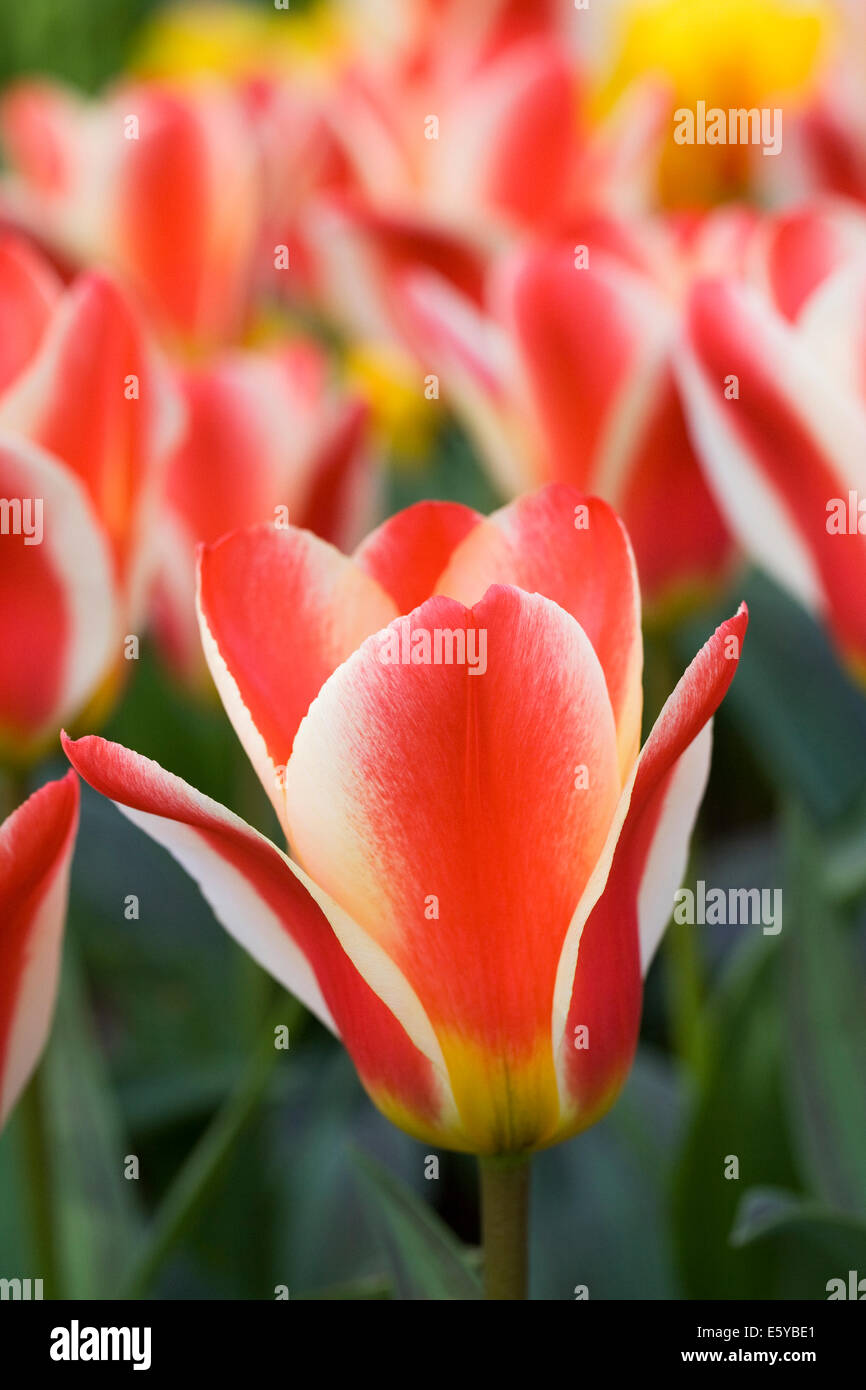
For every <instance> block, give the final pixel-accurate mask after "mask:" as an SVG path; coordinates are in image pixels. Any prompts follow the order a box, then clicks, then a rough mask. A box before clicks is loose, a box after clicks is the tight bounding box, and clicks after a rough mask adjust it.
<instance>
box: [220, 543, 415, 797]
mask: <svg viewBox="0 0 866 1390" xmlns="http://www.w3.org/2000/svg"><path fill="white" fill-rule="evenodd" d="M394 615H395V607H394V604H393V602H392V600H391V599H389V598H388V595H387V594H386V593H385V592H384V590H383V589H382V588H381V587H380V586H379V585H378V584H377V583H376V581H375V580H374V579H371V578H370V576H369V575H367V574H365V573H364V571H363V570H362V569H360V568H359V567H358V566H357V565H356V564H354V563H353V561H352V560H350V559H348V558H347V557H346V556H345V555H341V554H340V552H339V551H338V550H335V549H334V547H333V546H331V545H328V544H327V542H325V541H322V540H319V539H318V537H316V536H314V535H312V534H311V533H310V532H309V531H298V530H296V529H295V528H294V527H289V528H288V529H286V530H279V529H277V528H276V527H274V526H258V527H250V528H249V529H247V530H246V531H237V532H234V533H233V534H232V535H230V536H226V537H225V538H224V539H223V540H221V541H219V542H218V543H217V544H216V545H212V546H205V547H204V548H203V550H202V552H201V557H200V563H199V620H200V624H201V633H202V645H203V647H204V652H205V656H206V658H207V662H208V665H209V666H210V669H211V674H212V676H213V678H214V681H215V683H216V687H217V689H218V690H219V692H220V696H221V698H222V701H223V704H224V705H225V708H226V713H227V714H228V716H229V718H230V720H231V721H232V724H233V725H234V728H235V732H236V733H237V735H238V738H239V739H240V741H241V743H242V744H243V746H244V748H245V749H246V752H247V755H248V757H249V758H250V761H251V762H252V764H253V766H254V768H255V769H256V771H257V773H258V775H259V777H260V778H261V780H262V785H263V786H264V788H265V790H266V791H267V793H268V795H269V797H270V798H271V801H272V803H273V805H274V808H275V809H276V811H277V815H278V816H280V818H281V820H282V819H283V794H282V774H281V770H282V768H283V767H284V766H285V764H286V763H287V761H288V758H289V755H290V753H291V751H292V744H293V742H294V738H295V734H296V732H297V728H298V725H299V724H300V722H301V720H302V719H303V717H304V715H305V714H306V713H307V710H308V709H309V707H310V704H311V702H312V700H313V699H314V697H315V696H316V695H317V694H318V692H319V690H320V688H321V686H322V685H323V684H324V682H325V680H326V679H327V678H328V676H330V674H331V672H332V671H334V670H335V669H336V667H337V666H339V664H340V662H342V661H344V660H345V659H346V657H347V656H349V654H350V653H351V652H353V651H354V650H355V649H356V647H358V646H359V645H360V644H361V642H362V641H363V640H364V638H365V637H368V636H369V635H370V633H372V632H377V631H378V630H379V629H380V628H382V627H385V626H386V624H387V623H389V622H390V621H391V619H392V618H393V617H394Z"/></svg>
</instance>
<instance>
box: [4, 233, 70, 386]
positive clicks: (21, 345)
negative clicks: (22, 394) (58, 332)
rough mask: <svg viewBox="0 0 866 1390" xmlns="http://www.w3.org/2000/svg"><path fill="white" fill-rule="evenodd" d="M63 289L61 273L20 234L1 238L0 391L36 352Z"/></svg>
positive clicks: (16, 375)
mask: <svg viewBox="0 0 866 1390" xmlns="http://www.w3.org/2000/svg"><path fill="white" fill-rule="evenodd" d="M61 291H62V284H61V281H60V277H59V276H58V275H56V274H55V273H54V271H53V270H52V268H51V266H50V264H49V263H48V262H47V261H45V260H44V259H43V258H42V257H41V256H38V255H37V254H36V252H35V251H34V250H33V249H32V248H31V247H30V246H29V245H28V244H27V242H26V241H24V240H23V239H22V238H20V237H16V236H5V237H4V238H3V240H2V241H0V317H2V323H3V336H2V338H0V391H5V390H6V389H7V387H8V386H9V385H10V384H11V383H12V382H13V381H14V380H15V378H16V377H18V376H19V375H20V374H21V372H22V371H23V369H24V368H25V367H26V366H27V364H28V363H29V362H30V360H31V358H32V357H33V356H34V354H35V352H36V349H37V348H38V346H39V343H40V341H41V339H42V335H43V333H44V332H45V330H46V328H47V327H48V323H49V321H50V319H51V314H52V311H53V309H54V306H55V304H56V303H57V300H58V299H59V297H60V294H61Z"/></svg>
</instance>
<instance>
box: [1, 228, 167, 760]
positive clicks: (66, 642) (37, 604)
mask: <svg viewBox="0 0 866 1390" xmlns="http://www.w3.org/2000/svg"><path fill="white" fill-rule="evenodd" d="M0 326H2V337H3V352H2V360H0V371H2V377H0V497H2V498H3V507H4V511H3V516H2V534H0V633H2V640H0V752H2V755H3V756H4V758H8V759H9V760H12V761H19V760H25V761H26V760H28V759H29V758H30V757H32V756H34V755H35V754H37V753H38V752H39V751H41V749H42V747H43V746H44V745H45V743H46V742H47V741H49V740H50V739H51V738H52V737H54V736H56V734H57V731H58V729H59V727H60V725H61V723H63V722H64V721H68V720H70V719H74V718H75V717H76V716H77V715H78V713H79V712H80V711H81V709H82V708H83V706H84V705H85V704H87V703H88V702H89V701H90V700H91V698H93V697H96V696H97V695H98V694H100V693H101V694H102V695H106V693H107V686H108V685H111V684H112V683H113V682H114V679H115V678H116V674H117V672H118V670H119V669H120V668H121V667H122V660H123V653H122V650H121V643H122V639H123V637H124V636H125V635H126V634H128V633H135V627H134V624H135V622H136V621H137V620H138V618H140V617H141V614H142V608H143V603H144V600H145V597H146V588H147V585H148V583H149V567H150V555H149V548H150V531H151V520H152V515H153V510H154V506H155V503H156V497H157V492H158V488H159V485H160V481H161V479H160V474H161V470H162V467H163V465H164V463H165V460H166V459H167V455H168V450H169V448H170V447H171V445H172V443H173V439H174V434H175V430H176V427H177V423H178V405H177V401H176V399H175V396H174V393H173V390H172V388H171V386H170V384H169V382H168V379H167V377H166V375H165V369H164V368H163V366H162V364H161V363H160V361H159V360H158V359H157V358H156V357H155V355H154V352H153V349H152V347H151V344H150V341H149V339H148V337H147V334H146V332H145V331H144V329H143V326H142V323H141V320H140V318H139V316H138V314H137V312H136V311H135V309H134V308H133V306H132V305H131V304H130V302H129V301H128V299H127V298H126V296H125V295H124V294H123V293H122V292H121V291H120V290H119V289H118V287H117V286H116V285H115V283H114V282H113V281H112V280H111V279H109V278H108V277H106V276H104V275H101V274H96V273H92V274H88V275H83V276H81V277H80V278H79V279H78V280H76V281H75V282H74V283H73V284H72V285H71V286H70V287H69V288H68V289H64V288H63V286H62V285H61V284H60V282H59V281H58V280H57V279H56V277H55V276H54V274H53V272H52V271H51V270H50V267H49V266H48V265H47V263H43V262H42V260H41V259H40V258H39V257H38V256H37V255H36V253H34V252H33V251H32V250H30V249H29V248H28V247H27V246H26V245H24V244H23V243H21V242H20V241H18V240H17V239H15V238H9V239H6V240H3V241H2V242H0Z"/></svg>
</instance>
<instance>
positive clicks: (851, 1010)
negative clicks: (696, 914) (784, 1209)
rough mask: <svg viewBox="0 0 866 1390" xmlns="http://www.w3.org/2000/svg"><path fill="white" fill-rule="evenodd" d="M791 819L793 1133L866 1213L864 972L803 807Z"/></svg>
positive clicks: (838, 1193)
mask: <svg viewBox="0 0 866 1390" xmlns="http://www.w3.org/2000/svg"><path fill="white" fill-rule="evenodd" d="M786 825H787V861H788V875H787V883H788V891H787V901H786V912H785V919H784V920H785V926H784V944H785V953H786V958H787V966H788V991H787V1048H786V1053H787V1068H786V1070H787V1077H788V1091H789V1096H790V1103H791V1108H792V1115H793V1118H794V1122H795V1123H794V1133H795V1137H796V1139H797V1141H798V1145H799V1152H800V1156H801V1159H802V1163H803V1167H804V1170H805V1173H806V1174H807V1175H808V1177H809V1178H810V1180H811V1183H812V1185H813V1186H814V1188H815V1190H816V1191H817V1193H818V1194H819V1195H820V1196H821V1197H822V1198H823V1199H824V1200H825V1201H826V1202H828V1203H829V1204H830V1205H831V1206H833V1207H837V1208H839V1210H841V1211H845V1212H853V1213H855V1214H858V1215H861V1216H866V1008H864V1001H866V980H864V978H863V971H862V968H861V966H860V964H859V962H858V960H857V956H856V953H855V951H854V947H853V941H852V938H851V935H850V933H849V932H848V931H847V930H846V928H845V926H844V924H843V922H842V921H841V920H840V916H839V912H838V909H837V908H836V907H835V906H834V905H833V904H832V902H831V901H830V897H829V894H828V892H827V888H826V885H825V881H824V876H823V872H822V862H821V856H820V847H819V844H818V841H817V839H816V836H815V834H814V832H813V831H812V829H811V828H810V827H809V825H808V823H807V821H806V820H805V818H804V817H803V815H802V814H800V813H797V812H795V811H790V812H789V814H788V815H787V818H786Z"/></svg>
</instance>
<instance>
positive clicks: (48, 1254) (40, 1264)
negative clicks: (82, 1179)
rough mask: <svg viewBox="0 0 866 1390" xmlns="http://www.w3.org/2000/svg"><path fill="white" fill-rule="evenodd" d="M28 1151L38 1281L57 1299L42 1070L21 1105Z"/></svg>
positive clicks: (26, 1165) (27, 1179)
mask: <svg viewBox="0 0 866 1390" xmlns="http://www.w3.org/2000/svg"><path fill="white" fill-rule="evenodd" d="M18 1116H19V1119H20V1122H21V1133H22V1136H23V1147H24V1170H25V1182H26V1185H27V1200H28V1204H29V1207H30V1220H31V1223H32V1229H33V1246H34V1251H35V1255H36V1260H37V1269H36V1271H35V1273H34V1278H37V1279H41V1280H42V1283H43V1291H44V1296H45V1297H46V1298H56V1297H57V1287H58V1286H57V1240H56V1234H55V1229H54V1201H53V1195H52V1183H51V1146H50V1143H49V1140H48V1128H47V1125H46V1122H45V1086H44V1080H43V1075H42V1068H41V1067H40V1068H39V1069H38V1070H37V1072H36V1074H35V1075H34V1076H33V1077H32V1078H31V1080H30V1083H29V1085H28V1086H27V1088H26V1089H25V1091H24V1093H23V1095H22V1096H21V1099H20V1101H19V1102H18Z"/></svg>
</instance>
